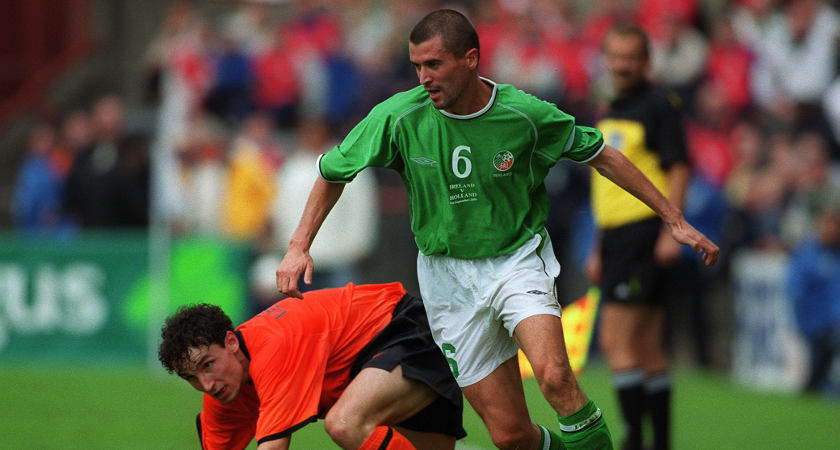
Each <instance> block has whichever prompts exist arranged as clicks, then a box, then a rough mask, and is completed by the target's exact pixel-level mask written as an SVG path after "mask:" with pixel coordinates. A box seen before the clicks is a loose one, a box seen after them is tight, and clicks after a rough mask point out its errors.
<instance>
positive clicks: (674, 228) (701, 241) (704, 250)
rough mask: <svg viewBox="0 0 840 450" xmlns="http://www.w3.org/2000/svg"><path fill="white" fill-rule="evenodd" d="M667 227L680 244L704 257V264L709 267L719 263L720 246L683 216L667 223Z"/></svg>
mask: <svg viewBox="0 0 840 450" xmlns="http://www.w3.org/2000/svg"><path fill="white" fill-rule="evenodd" d="M666 225H668V228H669V229H670V230H671V236H672V237H673V238H674V239H675V240H676V241H677V242H679V243H680V244H685V245H687V246H689V247H691V249H692V250H694V251H695V252H697V253H698V254H700V255H702V256H703V263H705V264H706V265H707V266H713V265H714V264H715V262H717V259H718V253H720V249H719V248H718V246H717V245H715V244H714V243H713V242H712V241H710V240H709V239H708V238H707V237H706V236H705V235H704V234H703V233H701V232H699V231H697V230H696V229H695V228H694V227H693V226H691V225H690V224H689V223H688V222H686V221H685V219H684V218H682V215H680V218H679V219H677V220H676V221H675V222H673V223H668V222H666Z"/></svg>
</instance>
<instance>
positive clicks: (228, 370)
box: [178, 332, 247, 403]
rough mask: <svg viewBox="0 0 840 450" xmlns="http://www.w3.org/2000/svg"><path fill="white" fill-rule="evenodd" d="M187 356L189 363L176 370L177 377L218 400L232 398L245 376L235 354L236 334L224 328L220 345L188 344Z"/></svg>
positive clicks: (234, 397)
mask: <svg viewBox="0 0 840 450" xmlns="http://www.w3.org/2000/svg"><path fill="white" fill-rule="evenodd" d="M189 356H190V361H191V362H192V363H191V364H189V367H184V368H183V369H182V371H180V372H179V373H178V375H180V376H181V378H183V379H185V380H187V382H188V383H190V385H192V387H194V388H196V389H197V390H199V391H201V392H205V393H207V394H209V395H210V396H212V397H213V398H215V399H216V400H218V401H220V402H222V403H230V402H232V401H233V400H234V399H236V396H237V395H239V389H240V388H241V387H242V385H243V384H244V383H245V381H246V380H247V373H246V372H245V368H244V367H243V365H242V362H241V361H240V359H239V358H238V356H241V353H240V352H239V340H238V339H237V338H236V335H234V334H233V333H232V332H228V334H227V336H226V337H225V345H224V346H221V345H218V344H211V345H210V346H204V347H191V348H190V355H189Z"/></svg>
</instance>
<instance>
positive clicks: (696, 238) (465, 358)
mask: <svg viewBox="0 0 840 450" xmlns="http://www.w3.org/2000/svg"><path fill="white" fill-rule="evenodd" d="M409 59H410V60H411V63H412V64H413V65H414V67H415V69H416V70H417V76H418V78H419V81H420V86H417V87H416V88H414V89H411V90H409V91H406V92H402V93H399V94H396V95H394V96H393V97H391V98H389V99H388V100H385V101H384V102H382V103H380V104H379V105H377V106H376V107H374V108H373V110H372V111H371V112H370V114H368V116H367V117H366V118H364V119H363V120H362V121H361V122H360V123H359V124H358V125H357V126H356V127H355V128H354V129H353V130H352V131H351V132H350V133H349V134H348V136H347V137H346V138H345V139H344V141H343V142H342V143H341V144H339V145H338V146H336V147H335V148H334V149H333V150H331V151H330V152H328V153H327V154H325V155H323V156H322V157H321V158H320V159H319V161H318V169H319V171H320V175H321V179H320V180H319V181H318V182H316V184H315V186H314V187H313V188H312V192H311V193H310V196H309V200H308V202H307V206H306V208H305V210H304V213H303V217H302V218H301V220H300V224H299V225H298V228H297V230H296V231H295V233H294V235H293V236H292V238H291V240H290V243H289V248H288V252H287V253H286V256H285V257H284V258H283V261H282V262H281V263H280V266H279V267H278V268H277V288H278V289H279V290H280V291H281V292H283V293H285V294H287V295H290V296H294V297H300V295H301V294H300V291H299V290H298V279H299V278H300V276H301V275H303V280H304V282H305V283H310V282H311V279H312V270H313V261H312V258H311V257H310V256H309V251H308V249H309V247H310V245H311V243H312V240H313V239H314V238H315V234H316V233H317V231H318V228H319V227H320V225H321V223H322V222H323V220H324V218H325V217H326V216H327V214H328V213H329V211H330V209H331V208H332V206H333V205H334V204H335V202H336V201H337V200H338V198H339V196H340V195H341V192H342V188H343V184H342V183H346V182H349V181H352V179H353V177H354V176H355V175H356V174H357V173H359V171H361V170H363V169H364V168H366V167H371V166H374V167H385V168H389V169H393V170H395V171H397V172H398V173H399V174H400V176H401V177H402V178H403V180H404V182H405V186H406V189H407V191H408V197H409V202H410V215H411V227H412V231H413V232H414V235H415V241H416V243H417V246H418V248H419V250H420V252H419V254H418V261H417V276H418V281H419V283H420V290H421V292H422V295H423V299H424V304H425V306H426V313H427V315H428V318H429V323H430V325H431V328H432V336H433V337H434V339H435V341H436V343H437V344H438V345H439V346H440V348H441V350H442V352H443V353H444V355H445V356H446V358H447V361H449V365H450V368H451V369H452V373H453V375H454V376H455V379H456V381H457V382H458V385H459V386H460V387H461V389H462V391H463V393H464V395H465V396H466V398H467V400H468V401H469V402H470V404H471V405H472V406H473V408H474V409H475V410H476V411H477V412H478V414H479V416H481V418H482V420H483V421H484V423H485V425H486V426H487V429H488V431H489V432H490V437H491V439H492V440H493V442H494V444H495V445H496V446H497V447H499V448H519V449H537V448H552V449H554V448H564V447H565V448H612V440H611V437H610V434H609V431H608V429H607V425H606V422H605V421H604V418H603V417H602V415H601V411H600V409H598V408H597V407H596V406H595V404H594V403H593V402H592V401H591V400H589V399H588V398H587V396H586V394H584V393H583V391H582V390H581V388H580V386H579V385H578V383H577V380H576V379H575V376H574V374H573V373H572V370H571V367H570V366H569V360H568V357H567V355H566V352H565V345H564V340H563V329H562V324H561V321H560V306H559V304H558V303H557V296H556V292H555V290H554V279H555V278H556V277H557V275H558V274H559V272H560V265H559V264H558V263H557V260H556V259H555V257H554V253H553V251H552V248H551V242H550V241H549V239H548V235H547V233H546V231H545V222H546V220H547V215H548V196H547V194H546V189H545V186H544V183H543V181H544V178H545V176H546V174H547V173H548V170H549V168H550V167H551V166H553V165H554V164H556V163H557V161H559V160H560V159H563V158H566V159H571V160H573V161H577V162H581V163H586V164H589V165H591V166H592V167H595V168H596V169H597V170H598V171H599V172H600V173H602V174H604V175H605V176H606V177H607V178H609V179H611V180H612V181H614V182H615V183H616V184H618V185H619V186H621V187H623V188H624V189H625V190H627V191H629V192H631V193H632V194H634V195H635V196H636V197H638V198H640V199H641V200H642V201H644V202H645V203H646V204H648V205H650V207H651V208H652V209H653V210H654V211H656V212H657V213H658V214H659V215H660V216H661V217H662V219H663V221H664V222H665V223H666V225H667V226H668V227H669V229H670V230H671V233H672V236H673V237H674V238H675V239H676V240H677V241H678V242H681V243H683V244H687V245H690V246H691V247H692V248H693V249H694V250H695V251H697V252H698V253H702V254H703V258H704V260H705V262H706V264H714V262H715V261H716V260H717V256H718V248H717V247H716V246H715V245H714V244H713V243H712V242H710V241H709V240H708V239H707V238H706V237H705V236H703V235H702V234H701V233H699V232H698V231H697V230H695V229H694V228H693V227H692V226H691V225H689V224H688V223H687V222H686V221H685V219H684V218H683V216H682V213H681V212H680V211H679V210H678V209H677V208H675V207H674V206H673V205H671V204H670V203H669V202H668V200H667V199H665V197H663V196H662V194H660V193H659V191H657V190H656V188H655V187H654V186H653V184H652V183H651V182H650V181H649V180H648V179H647V178H645V176H644V175H643V174H642V173H641V172H640V171H639V170H638V169H636V167H635V166H634V165H633V164H632V163H630V162H629V161H628V160H627V159H626V158H624V157H623V156H622V155H621V153H620V152H618V151H617V150H615V149H613V148H611V147H609V146H605V145H604V142H603V139H602V137H601V133H600V132H599V131H597V130H595V129H593V128H588V127H583V126H577V125H575V121H574V118H573V117H572V116H569V115H568V114H565V113H564V112H562V111H560V110H559V109H558V108H557V107H556V106H554V105H553V104H550V103H547V102H544V101H542V100H540V99H537V98H535V97H533V96H531V95H528V94H526V93H524V92H522V91H519V90H517V89H516V88H514V87H513V86H509V85H502V84H496V83H494V82H493V81H490V80H488V79H485V78H482V77H480V76H479V75H478V60H479V41H478V35H477V34H476V32H475V29H474V28H473V26H472V24H471V23H470V22H469V20H468V19H467V18H466V17H464V16H463V15H462V14H460V13H458V12H456V11H452V10H446V9H443V10H437V11H434V12H432V13H430V14H429V15H427V16H426V17H424V18H423V19H422V20H421V21H420V22H419V23H417V25H415V27H414V29H413V30H412V32H411V35H410V36H409ZM517 347H520V348H522V350H523V351H524V353H525V354H526V356H527V357H528V359H529V360H530V362H531V365H532V367H533V369H534V375H535V377H536V379H537V382H538V383H539V386H540V389H541V390H542V392H543V395H544V396H545V398H546V400H548V402H549V404H550V405H551V406H552V408H554V410H555V411H557V415H558V420H559V427H560V430H561V431H562V433H561V435H560V436H559V437H558V436H557V435H556V434H555V433H554V432H552V431H549V430H548V429H547V428H546V427H543V426H540V425H536V424H534V423H533V422H531V419H530V417H529V415H528V409H527V405H526V403H525V396H524V393H523V389H522V381H521V378H520V375H519V367H518V361H517V357H516V353H517Z"/></svg>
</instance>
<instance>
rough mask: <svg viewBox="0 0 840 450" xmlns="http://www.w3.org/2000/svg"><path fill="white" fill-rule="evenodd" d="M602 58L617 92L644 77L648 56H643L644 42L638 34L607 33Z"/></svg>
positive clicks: (629, 87) (631, 86)
mask: <svg viewBox="0 0 840 450" xmlns="http://www.w3.org/2000/svg"><path fill="white" fill-rule="evenodd" d="M604 59H605V60H606V63H607V69H608V70H609V71H610V74H611V75H612V79H613V84H614V85H615V88H616V90H617V91H618V92H619V93H622V92H626V91H628V90H630V89H632V88H633V87H634V86H636V85H638V84H639V83H641V82H642V81H643V80H644V79H645V76H646V74H647V69H648V58H647V57H646V56H645V51H644V42H643V41H642V39H641V38H640V37H638V36H635V35H621V34H616V33H609V34H607V37H606V40H605V41H604Z"/></svg>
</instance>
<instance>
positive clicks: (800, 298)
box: [788, 190, 840, 395]
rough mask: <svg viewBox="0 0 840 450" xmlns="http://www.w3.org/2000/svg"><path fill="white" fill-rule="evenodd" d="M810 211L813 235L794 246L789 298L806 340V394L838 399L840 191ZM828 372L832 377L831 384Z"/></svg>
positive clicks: (789, 279) (824, 196) (790, 268)
mask: <svg viewBox="0 0 840 450" xmlns="http://www.w3.org/2000/svg"><path fill="white" fill-rule="evenodd" d="M815 209H816V210H815V211H814V215H815V222H816V233H815V234H814V235H813V237H811V238H808V239H806V240H805V241H804V242H803V243H802V244H800V245H799V246H797V248H796V249H795V250H794V252H793V256H792V259H791V261H790V267H789V272H788V292H789V295H790V298H791V300H792V301H793V307H794V312H795V315H796V322H797V324H798V325H799V329H800V330H801V332H802V334H803V335H804V336H805V338H806V340H807V342H808V346H809V350H810V353H811V355H810V357H811V367H810V371H809V374H808V379H807V382H806V383H805V390H806V391H808V392H812V393H819V392H822V391H824V390H831V389H833V393H834V394H835V395H837V394H840V378H838V375H840V374H838V373H837V371H836V366H837V365H838V364H837V363H838V361H840V191H837V190H835V191H830V192H825V193H824V195H823V196H822V198H821V199H820V201H819V204H818V205H816V208H815ZM832 368H834V369H835V371H834V375H835V377H834V378H833V379H832V378H831V374H832Z"/></svg>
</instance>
